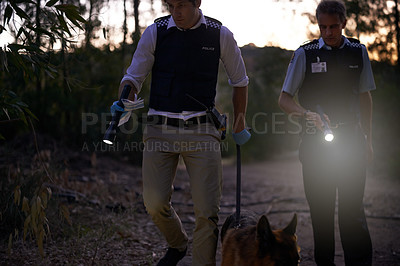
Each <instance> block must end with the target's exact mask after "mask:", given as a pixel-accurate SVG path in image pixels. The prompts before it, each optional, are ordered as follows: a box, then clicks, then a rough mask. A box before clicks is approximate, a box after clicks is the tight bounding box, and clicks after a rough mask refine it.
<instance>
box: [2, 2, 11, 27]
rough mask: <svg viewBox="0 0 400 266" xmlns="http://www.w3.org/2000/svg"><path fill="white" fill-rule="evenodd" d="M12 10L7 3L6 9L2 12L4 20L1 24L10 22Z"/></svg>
mask: <svg viewBox="0 0 400 266" xmlns="http://www.w3.org/2000/svg"><path fill="white" fill-rule="evenodd" d="M12 13H13V10H12V8H11V6H10V5H7V7H6V10H5V12H4V21H3V24H4V25H5V24H8V23H9V22H10V19H11V16H12Z"/></svg>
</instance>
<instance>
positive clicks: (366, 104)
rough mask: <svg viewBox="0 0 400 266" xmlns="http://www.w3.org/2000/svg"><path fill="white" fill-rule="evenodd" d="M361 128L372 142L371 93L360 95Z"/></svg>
mask: <svg viewBox="0 0 400 266" xmlns="http://www.w3.org/2000/svg"><path fill="white" fill-rule="evenodd" d="M360 115H361V127H362V129H363V131H364V134H365V135H366V137H367V140H368V142H371V141H372V97H371V93H370V92H365V93H362V94H360Z"/></svg>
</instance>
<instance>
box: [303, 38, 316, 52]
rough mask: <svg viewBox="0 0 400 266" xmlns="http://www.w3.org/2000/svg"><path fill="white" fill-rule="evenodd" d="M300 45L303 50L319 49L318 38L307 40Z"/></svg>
mask: <svg viewBox="0 0 400 266" xmlns="http://www.w3.org/2000/svg"><path fill="white" fill-rule="evenodd" d="M301 47H303V49H304V50H315V49H319V41H318V39H315V40H312V41H308V42H306V43H304V44H303V45H301Z"/></svg>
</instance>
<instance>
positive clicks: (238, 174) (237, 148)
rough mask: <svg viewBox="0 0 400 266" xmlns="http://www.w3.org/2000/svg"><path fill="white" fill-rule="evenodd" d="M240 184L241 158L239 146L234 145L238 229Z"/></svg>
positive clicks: (237, 222) (238, 220) (238, 221)
mask: <svg viewBox="0 0 400 266" xmlns="http://www.w3.org/2000/svg"><path fill="white" fill-rule="evenodd" d="M241 183H242V158H241V155H240V145H239V144H236V222H235V224H236V227H237V228H238V227H240V196H241V195H240V194H241Z"/></svg>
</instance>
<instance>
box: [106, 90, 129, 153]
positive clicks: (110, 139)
mask: <svg viewBox="0 0 400 266" xmlns="http://www.w3.org/2000/svg"><path fill="white" fill-rule="evenodd" d="M131 89H132V87H131V86H130V85H125V86H124V88H123V90H122V93H121V97H120V98H119V101H118V103H117V105H118V106H119V107H121V108H124V103H123V102H122V100H124V99H128V96H129V93H130V92H131ZM123 113H124V112H123V111H117V110H116V111H115V112H114V113H113V116H112V118H111V122H110V124H109V126H108V128H107V130H106V133H105V134H104V137H103V142H104V143H106V144H109V145H112V144H114V141H115V138H116V135H117V129H118V124H119V120H120V118H121V115H122V114H123Z"/></svg>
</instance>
